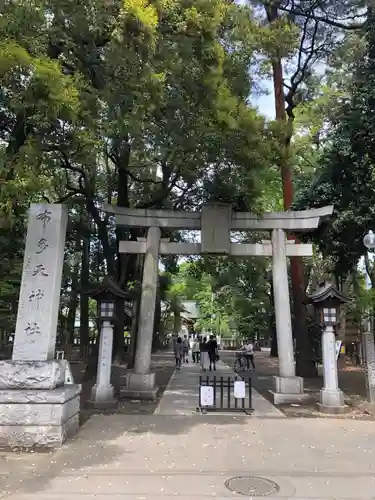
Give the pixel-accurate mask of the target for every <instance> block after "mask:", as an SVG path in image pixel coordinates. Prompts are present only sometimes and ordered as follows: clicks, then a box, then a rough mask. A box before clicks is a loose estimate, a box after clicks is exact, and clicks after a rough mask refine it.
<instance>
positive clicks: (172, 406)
mask: <svg viewBox="0 0 375 500" xmlns="http://www.w3.org/2000/svg"><path fill="white" fill-rule="evenodd" d="M200 375H202V371H201V370H200V365H199V364H193V363H188V364H184V365H183V366H182V367H181V370H180V371H176V372H175V373H174V375H173V376H172V378H171V380H170V382H169V384H168V386H167V389H166V391H165V392H164V395H163V397H162V399H161V400H160V403H159V406H158V407H157V409H156V411H155V413H156V414H160V415H193V414H195V413H196V408H197V405H198V394H199V392H198V391H199V376H200ZM207 375H208V376H210V378H212V377H214V376H216V377H217V378H220V377H228V376H235V373H234V372H233V371H232V369H231V368H229V367H228V366H227V365H226V364H224V363H223V362H222V361H218V363H217V365H216V372H205V373H204V374H203V376H204V377H205V376H207ZM252 406H253V409H254V413H253V415H252V417H251V418H254V417H255V418H264V417H273V418H277V417H278V418H283V417H285V416H284V414H283V413H282V412H281V411H279V410H277V409H276V408H275V407H274V406H273V405H272V404H271V403H270V402H269V401H267V400H266V399H265V398H264V397H263V396H261V395H260V394H259V392H258V391H256V390H255V389H253V391H252ZM209 415H212V413H211V414H209Z"/></svg>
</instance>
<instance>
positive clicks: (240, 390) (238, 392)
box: [234, 380, 246, 399]
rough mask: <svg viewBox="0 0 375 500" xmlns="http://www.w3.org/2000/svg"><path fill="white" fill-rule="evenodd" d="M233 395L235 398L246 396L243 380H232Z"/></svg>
mask: <svg viewBox="0 0 375 500" xmlns="http://www.w3.org/2000/svg"><path fill="white" fill-rule="evenodd" d="M234 397H235V398H236V399H244V398H246V384H245V382H244V381H243V380H236V381H235V382H234Z"/></svg>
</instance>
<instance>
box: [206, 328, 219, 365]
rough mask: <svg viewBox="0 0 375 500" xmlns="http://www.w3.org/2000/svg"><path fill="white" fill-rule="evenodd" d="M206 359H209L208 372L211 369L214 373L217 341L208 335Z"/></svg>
mask: <svg viewBox="0 0 375 500" xmlns="http://www.w3.org/2000/svg"><path fill="white" fill-rule="evenodd" d="M207 349H208V357H209V358H210V371H212V368H213V369H214V371H216V360H217V341H216V339H215V337H214V336H213V335H210V340H209V341H208V343H207Z"/></svg>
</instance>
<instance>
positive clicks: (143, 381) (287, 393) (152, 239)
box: [103, 203, 333, 403]
mask: <svg viewBox="0 0 375 500" xmlns="http://www.w3.org/2000/svg"><path fill="white" fill-rule="evenodd" d="M103 210H104V211H105V212H107V213H111V214H114V215H115V218H116V225H117V226H125V227H138V228H143V227H144V228H147V237H146V238H138V241H120V242H119V250H120V252H122V253H131V254H144V255H145V261H144V270H143V281H142V295H141V303H140V312H139V330H138V341H137V348H136V355H135V366H134V371H133V372H132V373H131V374H129V376H128V379H127V386H126V388H124V389H123V390H122V391H121V392H122V394H123V395H129V396H132V397H139V398H142V397H143V398H153V397H155V396H156V392H157V388H156V387H155V374H154V373H150V363H151V347H152V336H153V330H154V315H155V304H156V292H157V283H158V263H159V256H160V255H207V254H210V255H234V256H238V257H250V256H262V257H272V273H273V288H274V302H275V317H276V334H277V342H278V352H279V375H278V376H277V377H274V390H273V391H272V394H273V399H274V402H275V403H286V402H294V401H298V400H300V398H301V397H302V395H303V379H302V378H301V377H296V373H295V363H294V349H293V336H292V321H291V311H290V298H289V286H288V268H287V257H294V256H299V257H305V256H312V253H313V252H312V245H311V244H295V242H294V241H290V240H287V237H286V232H287V231H289V232H292V233H293V232H299V233H300V232H310V231H312V230H314V229H316V228H317V227H318V226H319V224H320V222H321V221H322V220H323V219H324V218H327V217H329V216H330V215H332V212H333V207H332V206H329V207H323V208H319V209H313V210H306V211H298V212H291V211H290V212H274V213H266V214H264V215H263V216H262V217H258V216H257V215H254V214H252V213H247V212H233V211H232V209H231V206H230V205H227V204H221V203H215V204H211V205H206V206H203V208H202V211H201V212H180V211H169V210H143V209H129V208H121V207H115V206H111V205H105V206H104V207H103ZM163 228H165V229H169V230H171V229H175V230H192V231H194V230H195V231H196V230H201V243H176V242H171V241H170V240H169V239H165V238H161V230H162V229H163ZM249 230H250V231H272V240H271V241H263V242H262V243H255V244H248V243H232V242H231V240H230V234H231V231H249Z"/></svg>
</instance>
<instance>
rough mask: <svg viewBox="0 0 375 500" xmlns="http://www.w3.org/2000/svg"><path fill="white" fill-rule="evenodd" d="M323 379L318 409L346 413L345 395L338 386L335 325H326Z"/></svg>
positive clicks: (323, 345) (323, 339)
mask: <svg viewBox="0 0 375 500" xmlns="http://www.w3.org/2000/svg"><path fill="white" fill-rule="evenodd" d="M322 352H323V380H324V387H323V389H322V390H321V391H320V403H318V409H319V411H321V412H322V413H332V414H338V413H344V412H345V411H346V407H345V405H344V395H343V393H342V392H341V391H340V389H339V386H338V377H337V359H336V338H335V332H334V328H333V326H326V327H325V329H324V331H323V334H322Z"/></svg>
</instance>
